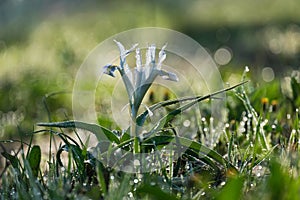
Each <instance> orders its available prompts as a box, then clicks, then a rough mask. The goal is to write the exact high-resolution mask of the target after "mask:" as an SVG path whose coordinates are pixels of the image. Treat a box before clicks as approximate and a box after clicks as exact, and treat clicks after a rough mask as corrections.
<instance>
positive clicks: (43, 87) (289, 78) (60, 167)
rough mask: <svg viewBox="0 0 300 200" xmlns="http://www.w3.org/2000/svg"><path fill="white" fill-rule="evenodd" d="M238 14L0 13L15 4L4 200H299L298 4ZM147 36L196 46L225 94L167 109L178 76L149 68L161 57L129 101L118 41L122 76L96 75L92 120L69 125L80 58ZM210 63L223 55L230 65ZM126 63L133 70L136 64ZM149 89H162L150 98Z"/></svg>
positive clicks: (87, 9) (173, 101) (6, 92)
mask: <svg viewBox="0 0 300 200" xmlns="http://www.w3.org/2000/svg"><path fill="white" fill-rule="evenodd" d="M66 2H67V1H66ZM245 2H246V3H245ZM245 2H244V3H242V2H239V3H236V2H235V3H233V1H232V0H226V1H224V2H223V4H218V3H216V1H199V2H194V3H191V4H186V3H183V2H181V1H178V2H177V4H170V2H168V1H166V2H164V3H157V4H154V5H152V4H149V3H148V2H146V1H142V3H140V4H138V5H136V6H135V8H134V9H133V8H132V6H131V5H129V4H126V3H123V2H122V1H116V2H114V3H104V2H101V3H95V4H93V3H91V2H88V3H86V4H83V7H81V9H78V8H76V6H71V4H68V3H66V4H53V5H59V6H62V7H59V6H56V7H55V6H53V7H51V6H50V7H49V8H48V7H47V9H46V8H45V7H43V6H41V7H39V8H40V10H42V11H47V12H46V14H45V12H29V11H31V9H30V8H31V6H30V5H23V7H17V8H19V9H20V10H19V12H15V16H14V17H12V16H10V15H8V13H9V12H10V11H12V10H14V9H16V7H14V6H15V5H17V4H10V3H7V5H8V6H6V7H5V9H7V10H5V9H4V6H3V5H5V4H2V7H0V11H3V13H4V14H3V18H1V20H0V23H3V26H1V27H5V28H3V29H1V31H0V66H1V68H0V72H1V73H0V140H1V141H0V147H1V148H0V149H1V155H0V160H1V163H0V170H1V171H0V178H1V180H0V198H1V199H258V198H260V199H298V197H299V196H300V189H299V188H300V178H299V177H300V176H299V173H300V169H299V168H300V160H299V153H300V152H299V151H300V150H299V139H300V136H299V134H300V121H299V117H300V114H299V112H300V111H299V109H300V71H299V67H298V66H299V60H298V55H299V52H300V50H299V49H300V48H299V47H300V29H299V26H298V25H297V24H298V21H297V20H298V19H299V13H298V12H295V9H296V10H297V7H299V6H298V4H297V3H298V2H297V1H293V0H290V1H287V2H288V3H286V2H285V3H283V1H282V2H281V1H276V2H275V3H272V4H270V5H271V6H269V7H268V8H269V9H268V11H267V12H266V11H265V9H264V6H261V5H262V4H263V5H269V3H270V2H268V1H267V0H266V1H261V2H260V3H259V4H258V3H257V2H252V3H250V1H249V2H248V1H245ZM247 2H248V3H247ZM33 5H35V6H39V5H40V4H38V3H34V4H33ZM49 5H52V4H49ZM94 5H97V6H99V5H101V6H99V7H97V8H96V6H94ZM170 6H171V7H172V9H171V10H170V11H168V12H166V8H169V7H170ZM237 7H238V8H239V9H236V8H237ZM2 8H3V9H2ZM58 8H60V9H62V10H64V12H60V9H58ZM43 9H45V10H43ZM56 9H57V10H58V11H57V10H56ZM68 9H69V10H68ZM186 10H188V11H189V12H186ZM233 10H234V12H229V11H233ZM237 10H238V12H237ZM208 11H209V12H208ZM253 12H257V13H258V14H257V15H252V14H251V13H253ZM22 13H23V14H24V13H28V18H30V19H31V20H28V19H26V20H28V21H26V20H25V18H23V17H22V16H23V14H22ZM29 13H31V14H29ZM32 13H33V14H32ZM182 13H187V14H185V15H183V14H182ZM229 13H231V14H229ZM181 14H182V15H181ZM198 14H199V15H198ZM178 15H180V16H181V17H180V18H179V19H178V21H176V22H174V18H177V16H178ZM124 16H126V17H124ZM137 16H138V17H137ZM5 20H6V21H5ZM4 22H5V23H4ZM16 24H17V25H16ZM1 25H2V24H1ZM144 26H157V27H166V28H170V29H174V30H178V31H182V32H183V33H185V34H187V35H189V36H190V37H192V38H193V39H195V40H197V41H198V42H199V43H200V44H201V45H203V46H204V47H205V48H206V50H207V51H208V52H209V53H210V55H211V56H212V58H213V59H214V61H215V62H217V64H218V65H219V66H218V69H219V72H220V74H221V76H222V79H223V80H224V89H222V90H219V91H218V90H214V91H211V90H210V91H209V90H207V89H206V88H204V89H203V90H202V89H201V90H199V94H197V95H195V94H191V95H190V96H189V94H188V95H187V96H186V94H185V96H180V97H177V96H176V94H175V93H172V92H174V91H169V90H168V84H169V85H170V84H172V81H173V82H174V81H177V77H176V74H175V75H174V74H172V73H169V72H168V71H165V69H164V68H163V67H162V68H160V67H157V66H159V62H160V61H159V60H161V61H163V60H164V59H165V58H164V55H165V52H163V51H161V53H160V52H159V51H157V53H156V54H155V55H156V56H158V59H156V60H155V61H153V62H150V63H155V66H156V67H157V68H155V70H154V71H153V77H151V76H148V75H145V77H148V79H147V81H145V84H141V83H140V84H141V86H143V87H137V88H135V89H136V90H134V89H132V88H131V87H132V86H130V84H131V83H130V81H129V80H131V79H126V73H125V71H123V70H124V69H125V65H124V66H123V64H124V62H122V59H124V57H122V55H124V54H122V47H121V48H120V44H118V43H116V49H118V47H119V49H120V50H121V52H120V53H121V56H120V57H119V59H118V62H119V63H120V64H119V63H118V64H117V65H107V66H99V71H100V70H102V69H104V70H105V71H104V72H105V73H106V74H103V75H104V76H105V79H107V80H108V81H107V82H106V85H105V88H104V89H103V88H101V87H98V88H97V91H96V94H95V97H96V98H95V108H96V111H97V122H96V123H88V122H86V121H74V120H73V119H74V118H73V116H72V115H73V110H72V109H73V108H72V89H73V87H74V84H75V81H76V80H75V77H76V72H77V70H78V68H79V66H80V65H81V64H82V62H84V60H85V58H86V56H87V55H88V54H89V53H90V51H91V50H92V49H93V48H94V47H95V46H96V45H97V44H98V43H99V42H101V41H103V40H105V39H106V38H108V37H110V36H112V35H114V34H117V33H119V32H121V31H125V30H128V29H130V28H136V27H144ZM132 45H133V44H132ZM168 45H170V44H168ZM126 47H127V48H128V46H126ZM160 48H162V47H160ZM220 51H221V52H222V51H223V52H224V51H225V52H226V53H227V54H226V55H228V54H229V55H230V56H229V57H227V59H228V60H227V61H226V62H224V61H223V60H218V56H217V55H218V54H217V52H220ZM149 52H150V50H149ZM123 53H124V52H123ZM142 53H145V52H142ZM166 53H167V56H170V55H168V52H166ZM148 54H149V55H150V54H151V53H148ZM126 55H127V53H126ZM159 55H160V56H161V57H159ZM130 56H131V57H130ZM145 57H146V58H147V56H144V57H142V58H143V59H144V58H145ZM153 57H155V56H153ZM127 58H128V60H129V61H128V62H129V64H130V66H132V67H133V66H134V65H135V63H136V60H135V59H136V57H135V52H134V51H133V52H130V55H129V56H128V57H127ZM149 60H151V56H150V57H149ZM225 60H226V59H225ZM175 63H176V62H175ZM245 66H249V67H245ZM103 67H105V68H103ZM151 69H152V68H151ZM140 70H141V72H142V71H143V68H140ZM109 75H110V76H112V75H116V76H117V77H118V78H119V79H118V80H122V81H123V82H122V83H123V87H124V91H123V92H124V94H123V93H122V95H121V97H122V98H123V97H126V98H124V99H125V101H127V103H128V105H129V106H128V107H127V109H128V114H129V115H128V116H129V118H126V119H124V121H126V123H127V122H128V119H131V123H130V124H129V128H127V129H124V128H122V127H121V126H120V125H119V124H118V123H116V121H115V119H114V117H113V116H114V115H118V114H120V113H121V111H120V110H122V107H120V109H119V108H118V109H119V110H117V108H115V109H114V110H112V109H110V108H111V101H110V98H111V97H112V94H113V92H114V91H113V89H114V86H115V85H114V84H117V83H116V82H117V81H116V80H115V79H113V78H112V77H109ZM124 75H125V76H124ZM121 77H122V78H123V79H122V78H121ZM155 78H164V79H168V80H163V81H166V83H165V86H164V87H161V86H159V85H153V86H151V84H149V83H152V82H153V81H154V79H155ZM170 80H171V81H170ZM180 83H181V82H180V81H179V82H178V84H179V85H180ZM227 83H228V84H227ZM132 85H138V83H137V82H135V83H132ZM202 86H203V85H201V83H200V86H198V85H195V87H197V88H202ZM198 95H199V96H198ZM219 95H226V105H224V106H225V107H224V110H222V113H224V121H223V122H224V123H222V124H216V121H217V119H214V118H213V117H212V110H211V108H212V107H211V104H212V103H213V102H214V101H219V100H220V99H221V98H220V96H219ZM127 97H130V98H127ZM185 133H187V134H185Z"/></svg>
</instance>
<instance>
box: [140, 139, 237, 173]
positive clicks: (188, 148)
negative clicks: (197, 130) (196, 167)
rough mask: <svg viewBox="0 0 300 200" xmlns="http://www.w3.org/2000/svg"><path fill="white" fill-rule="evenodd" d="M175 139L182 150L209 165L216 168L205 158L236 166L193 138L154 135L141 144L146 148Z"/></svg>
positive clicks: (224, 165)
mask: <svg viewBox="0 0 300 200" xmlns="http://www.w3.org/2000/svg"><path fill="white" fill-rule="evenodd" d="M175 139H176V140H177V141H176V143H178V144H177V145H180V146H181V147H183V149H184V152H185V153H186V154H188V155H190V156H193V157H196V158H198V159H200V160H203V161H204V162H205V163H207V164H209V165H211V167H213V168H216V166H215V165H214V164H212V163H211V162H209V161H208V160H206V158H209V159H211V160H212V161H214V162H217V163H218V164H219V165H220V166H222V167H224V168H227V167H230V168H233V169H235V171H237V170H236V168H235V167H234V166H233V165H232V164H231V163H230V162H229V161H227V160H225V159H224V158H223V157H222V156H221V155H220V154H219V153H217V152H216V151H214V150H213V149H210V148H208V147H206V146H204V145H202V144H200V143H198V142H195V141H193V140H190V139H187V138H183V137H176V138H175V136H154V137H151V138H148V139H146V140H144V141H143V142H142V146H144V147H146V148H150V146H151V145H154V144H155V146H156V147H159V146H166V145H168V144H169V143H170V142H172V141H174V142H175Z"/></svg>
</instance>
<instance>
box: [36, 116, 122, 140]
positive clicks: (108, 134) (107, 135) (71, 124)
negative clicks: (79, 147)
mask: <svg viewBox="0 0 300 200" xmlns="http://www.w3.org/2000/svg"><path fill="white" fill-rule="evenodd" d="M37 125H38V126H45V127H56V128H79V129H83V130H87V131H90V132H92V133H93V134H95V136H96V137H97V139H98V141H103V140H107V139H109V140H110V141H111V142H115V143H117V144H119V143H120V141H119V138H118V137H117V136H116V135H115V134H114V133H113V132H112V131H110V130H108V129H107V128H105V127H103V126H100V125H98V124H90V123H85V122H79V121H65V122H51V123H38V124H37Z"/></svg>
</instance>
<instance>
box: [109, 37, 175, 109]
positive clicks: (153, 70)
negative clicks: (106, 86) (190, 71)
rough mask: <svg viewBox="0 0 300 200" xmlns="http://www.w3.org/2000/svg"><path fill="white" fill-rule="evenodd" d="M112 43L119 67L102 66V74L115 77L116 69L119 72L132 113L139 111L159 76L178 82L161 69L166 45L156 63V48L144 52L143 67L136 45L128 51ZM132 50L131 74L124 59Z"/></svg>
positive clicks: (173, 74) (173, 76) (173, 75)
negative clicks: (116, 52)
mask: <svg viewBox="0 0 300 200" xmlns="http://www.w3.org/2000/svg"><path fill="white" fill-rule="evenodd" d="M114 41H115V42H116V44H117V46H118V48H119V51H120V66H115V65H106V66H104V73H105V74H108V75H110V76H112V77H115V75H114V72H115V70H116V69H117V70H118V71H119V72H120V74H121V76H122V79H123V82H124V84H125V87H126V90H127V93H128V97H129V102H130V105H131V109H132V112H134V113H137V110H138V109H139V107H140V105H141V102H142V100H143V98H144V96H145V94H146V92H147V91H148V89H149V88H150V86H151V84H152V83H153V82H154V80H155V78H156V77H157V76H161V77H162V78H163V79H166V80H171V81H178V77H177V75H176V74H175V73H172V72H168V71H165V70H163V69H161V68H162V63H163V61H164V60H165V59H166V57H167V56H166V52H165V48H166V46H167V45H164V46H163V47H162V48H161V50H160V52H159V53H158V59H157V60H158V62H156V60H155V50H156V46H155V45H154V44H151V45H150V46H149V47H148V49H147V51H146V62H145V65H143V64H142V57H141V52H140V49H139V48H136V47H137V46H138V44H135V45H133V46H132V47H131V48H130V49H129V50H126V49H125V47H124V46H123V45H122V44H121V43H120V42H118V41H116V40H114ZM134 49H135V52H136V55H135V58H136V67H135V70H134V71H133V74H132V72H131V70H130V69H129V67H128V65H127V63H126V57H127V56H128V55H129V54H130V53H131V52H132V51H133V50H134Z"/></svg>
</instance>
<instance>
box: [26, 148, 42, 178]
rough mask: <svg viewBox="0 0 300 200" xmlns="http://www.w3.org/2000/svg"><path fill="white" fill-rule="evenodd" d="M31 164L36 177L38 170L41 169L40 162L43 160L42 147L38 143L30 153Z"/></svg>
mask: <svg viewBox="0 0 300 200" xmlns="http://www.w3.org/2000/svg"><path fill="white" fill-rule="evenodd" d="M28 161H29V165H30V167H31V170H32V173H33V175H34V176H35V177H37V176H38V172H39V169H40V162H41V148H40V146H38V145H34V146H33V147H32V148H31V150H30V153H29V155H28Z"/></svg>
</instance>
